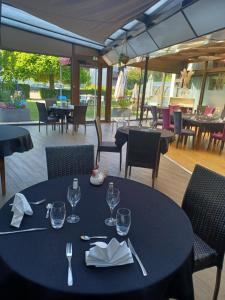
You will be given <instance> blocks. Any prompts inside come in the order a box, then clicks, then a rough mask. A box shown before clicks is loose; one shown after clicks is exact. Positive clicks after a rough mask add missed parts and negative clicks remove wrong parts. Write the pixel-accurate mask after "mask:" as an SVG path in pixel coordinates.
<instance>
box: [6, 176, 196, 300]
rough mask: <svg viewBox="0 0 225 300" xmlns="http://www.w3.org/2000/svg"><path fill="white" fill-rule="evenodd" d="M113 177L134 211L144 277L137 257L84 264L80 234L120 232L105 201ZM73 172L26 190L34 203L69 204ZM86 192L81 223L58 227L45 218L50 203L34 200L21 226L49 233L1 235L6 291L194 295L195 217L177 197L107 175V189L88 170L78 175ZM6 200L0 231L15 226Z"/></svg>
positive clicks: (37, 295) (68, 295) (49, 295)
mask: <svg viewBox="0 0 225 300" xmlns="http://www.w3.org/2000/svg"><path fill="white" fill-rule="evenodd" d="M109 181H113V182H114V184H115V186H117V187H118V188H119V189H120V191H121V202H120V204H119V206H118V207H128V208H130V209H131V211H132V225H131V228H130V232H129V238H130V240H131V241H132V243H133V245H134V247H135V249H136V251H137V253H138V254H139V256H140V258H141V260H142V262H143V264H144V266H145V268H146V269H147V271H148V274H149V275H148V276H147V277H143V275H142V273H141V270H140V267H139V265H138V264H137V262H136V260H135V261H134V264H131V265H125V266H120V267H111V268H95V267H87V266H86V265H85V260H84V253H85V250H88V249H89V248H90V245H89V242H86V241H82V240H81V239H80V235H82V234H87V235H99V234H101V235H107V236H108V241H109V240H110V239H111V238H112V237H116V238H117V239H118V240H120V241H122V240H123V238H121V237H119V236H117V234H116V230H115V228H114V227H113V228H112V227H107V226H105V225H104V219H105V218H106V217H108V216H109V207H108V206H107V204H106V201H105V194H106V189H107V186H108V183H109ZM71 182H72V177H63V178H59V179H52V180H49V181H45V182H43V183H40V184H37V185H35V186H32V187H30V188H28V189H26V190H24V191H23V194H24V195H25V196H26V197H27V199H28V200H29V201H31V200H32V201H36V200H40V199H43V198H47V201H48V202H53V201H56V200H61V201H65V202H66V208H67V214H70V213H71V207H70V206H69V203H67V200H66V192H67V187H68V185H69V184H71ZM79 182H80V186H81V191H82V197H81V201H80V203H79V204H78V206H77V208H76V213H77V214H78V215H79V216H80V218H81V220H80V222H79V223H77V224H68V223H65V224H64V227H63V228H62V229H60V230H55V229H53V228H51V226H50V221H49V220H48V219H46V218H45V214H46V208H45V207H46V203H44V204H41V205H36V206H34V205H33V206H32V208H33V211H34V214H33V216H25V217H24V219H23V221H22V225H21V229H25V228H30V227H47V228H48V230H46V231H37V232H30V233H20V234H13V235H5V236H0V259H1V261H2V263H3V264H4V265H5V266H6V267H7V268H8V270H9V271H10V272H11V273H10V274H11V277H10V280H9V281H8V282H9V285H7V283H6V284H5V288H4V289H1V291H0V293H1V296H2V295H4V293H5V296H7V297H8V299H10V296H14V297H19V296H20V295H22V299H23V300H25V299H32V300H33V299H42V300H45V299H46V300H47V299H54V300H56V299H60V300H61V299H62V300H67V299H82V300H83V299H85V300H89V299H110V300H111V299H113V300H114V299H121V300H127V299H129V300H134V299H140V300H142V299H143V300H144V299H148V300H151V299H152V300H157V299H165V297H169V296H174V297H177V298H179V299H194V296H193V286H192V270H191V268H192V267H191V266H192V245H193V232H192V227H191V224H190V221H189V220H188V218H187V216H186V215H185V213H184V212H183V210H182V209H181V208H180V207H178V206H177V205H176V204H175V203H174V202H173V201H172V200H170V199H169V198H168V197H167V196H165V195H164V194H162V193H160V192H158V191H156V190H154V189H152V188H150V187H147V186H145V185H143V184H140V183H137V182H134V181H131V180H128V179H122V178H116V177H108V178H106V180H105V182H104V184H103V185H102V186H101V187H95V186H92V185H90V183H89V177H88V176H81V177H79ZM11 218H12V213H11V212H10V207H9V205H8V204H6V205H5V206H4V207H3V208H2V209H1V210H0V231H8V230H13V228H11V227H10V226H9V224H10V221H11ZM68 241H70V242H72V243H73V258H72V268H73V276H74V285H73V286H72V287H68V286H67V260H66V256H65V250H66V242H68Z"/></svg>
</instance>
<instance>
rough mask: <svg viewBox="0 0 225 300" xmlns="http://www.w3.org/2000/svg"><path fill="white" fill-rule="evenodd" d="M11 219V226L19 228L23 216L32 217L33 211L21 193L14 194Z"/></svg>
mask: <svg viewBox="0 0 225 300" xmlns="http://www.w3.org/2000/svg"><path fill="white" fill-rule="evenodd" d="M12 212H13V217H12V221H11V225H12V226H14V227H17V228H19V227H20V224H21V222H22V219H23V216H24V214H26V215H29V216H31V215H33V211H32V209H31V207H30V204H29V203H28V201H27V199H26V197H25V196H24V195H23V194H21V193H16V195H15V197H14V201H13V206H12Z"/></svg>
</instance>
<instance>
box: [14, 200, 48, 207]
mask: <svg viewBox="0 0 225 300" xmlns="http://www.w3.org/2000/svg"><path fill="white" fill-rule="evenodd" d="M45 201H46V199H42V200H39V201H35V202H33V201H31V202H28V203H29V204H34V205H38V204H41V203H43V202H45ZM12 205H13V203H10V204H9V206H12Z"/></svg>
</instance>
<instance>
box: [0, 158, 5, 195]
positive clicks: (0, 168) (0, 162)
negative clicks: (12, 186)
mask: <svg viewBox="0 0 225 300" xmlns="http://www.w3.org/2000/svg"><path fill="white" fill-rule="evenodd" d="M0 173H1V184H2V195H5V194H6V184H5V159H4V157H0Z"/></svg>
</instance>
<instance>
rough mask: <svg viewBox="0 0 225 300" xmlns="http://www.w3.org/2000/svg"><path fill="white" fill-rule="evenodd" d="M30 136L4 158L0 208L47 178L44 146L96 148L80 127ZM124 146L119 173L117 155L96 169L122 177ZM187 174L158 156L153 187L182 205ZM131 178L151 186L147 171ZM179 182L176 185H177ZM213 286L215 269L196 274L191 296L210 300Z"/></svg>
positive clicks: (92, 134)
mask: <svg viewBox="0 0 225 300" xmlns="http://www.w3.org/2000/svg"><path fill="white" fill-rule="evenodd" d="M25 128H26V129H28V130H29V131H30V133H31V136H32V140H33V143H34V148H33V149H32V150H31V151H28V152H25V153H14V154H13V155H12V156H9V157H6V185H7V194H6V196H5V197H2V196H0V207H1V206H2V205H3V204H4V203H5V202H6V201H7V200H8V199H9V198H10V197H11V196H13V195H14V194H15V193H16V192H19V191H20V190H22V189H24V188H26V187H28V186H31V185H34V184H36V183H38V182H41V181H44V180H46V179H47V168H46V158H45V147H46V146H54V145H74V144H94V145H97V136H96V131H95V128H94V126H92V125H90V126H87V133H86V135H85V134H84V128H83V126H80V128H79V131H78V133H76V134H75V135H72V133H71V132H68V133H67V134H65V133H64V134H63V135H62V134H61V133H59V131H58V130H56V131H52V130H51V127H50V126H49V132H48V135H47V134H46V132H45V127H44V126H42V127H41V132H40V133H39V132H38V126H26V127H25ZM102 129H103V137H104V139H106V140H113V137H114V135H115V131H114V132H113V131H112V127H111V125H110V124H104V125H102ZM125 151H126V149H125V147H124V149H123V165H122V171H121V173H120V172H119V155H118V154H117V153H113V154H112V153H102V154H101V162H100V169H101V170H103V171H105V172H106V173H108V174H110V175H114V176H121V177H123V176H124V162H125ZM190 176H191V174H190V172H188V171H186V170H185V169H184V168H181V167H180V166H179V165H178V164H176V163H174V162H173V161H172V160H170V159H168V158H167V157H164V156H162V157H161V162H160V168H159V177H158V179H157V180H156V184H155V188H156V189H157V190H159V191H161V192H163V193H165V194H166V195H168V196H169V197H171V198H172V199H173V200H174V201H175V202H176V203H178V204H179V205H180V204H181V202H182V198H183V194H184V191H185V188H186V186H187V184H188V181H189V178H190ZM131 179H133V180H136V181H139V182H142V183H144V184H146V185H150V186H151V171H150V170H147V169H139V168H136V169H135V168H134V169H133V170H132V176H131ZM178 183H179V184H178ZM214 284H215V268H211V269H209V270H206V271H202V272H199V273H197V274H195V275H194V285H195V295H196V299H197V300H208V299H212V293H213V289H214ZM218 299H219V300H222V299H225V272H223V276H222V280H221V289H220V294H219V298H218Z"/></svg>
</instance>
